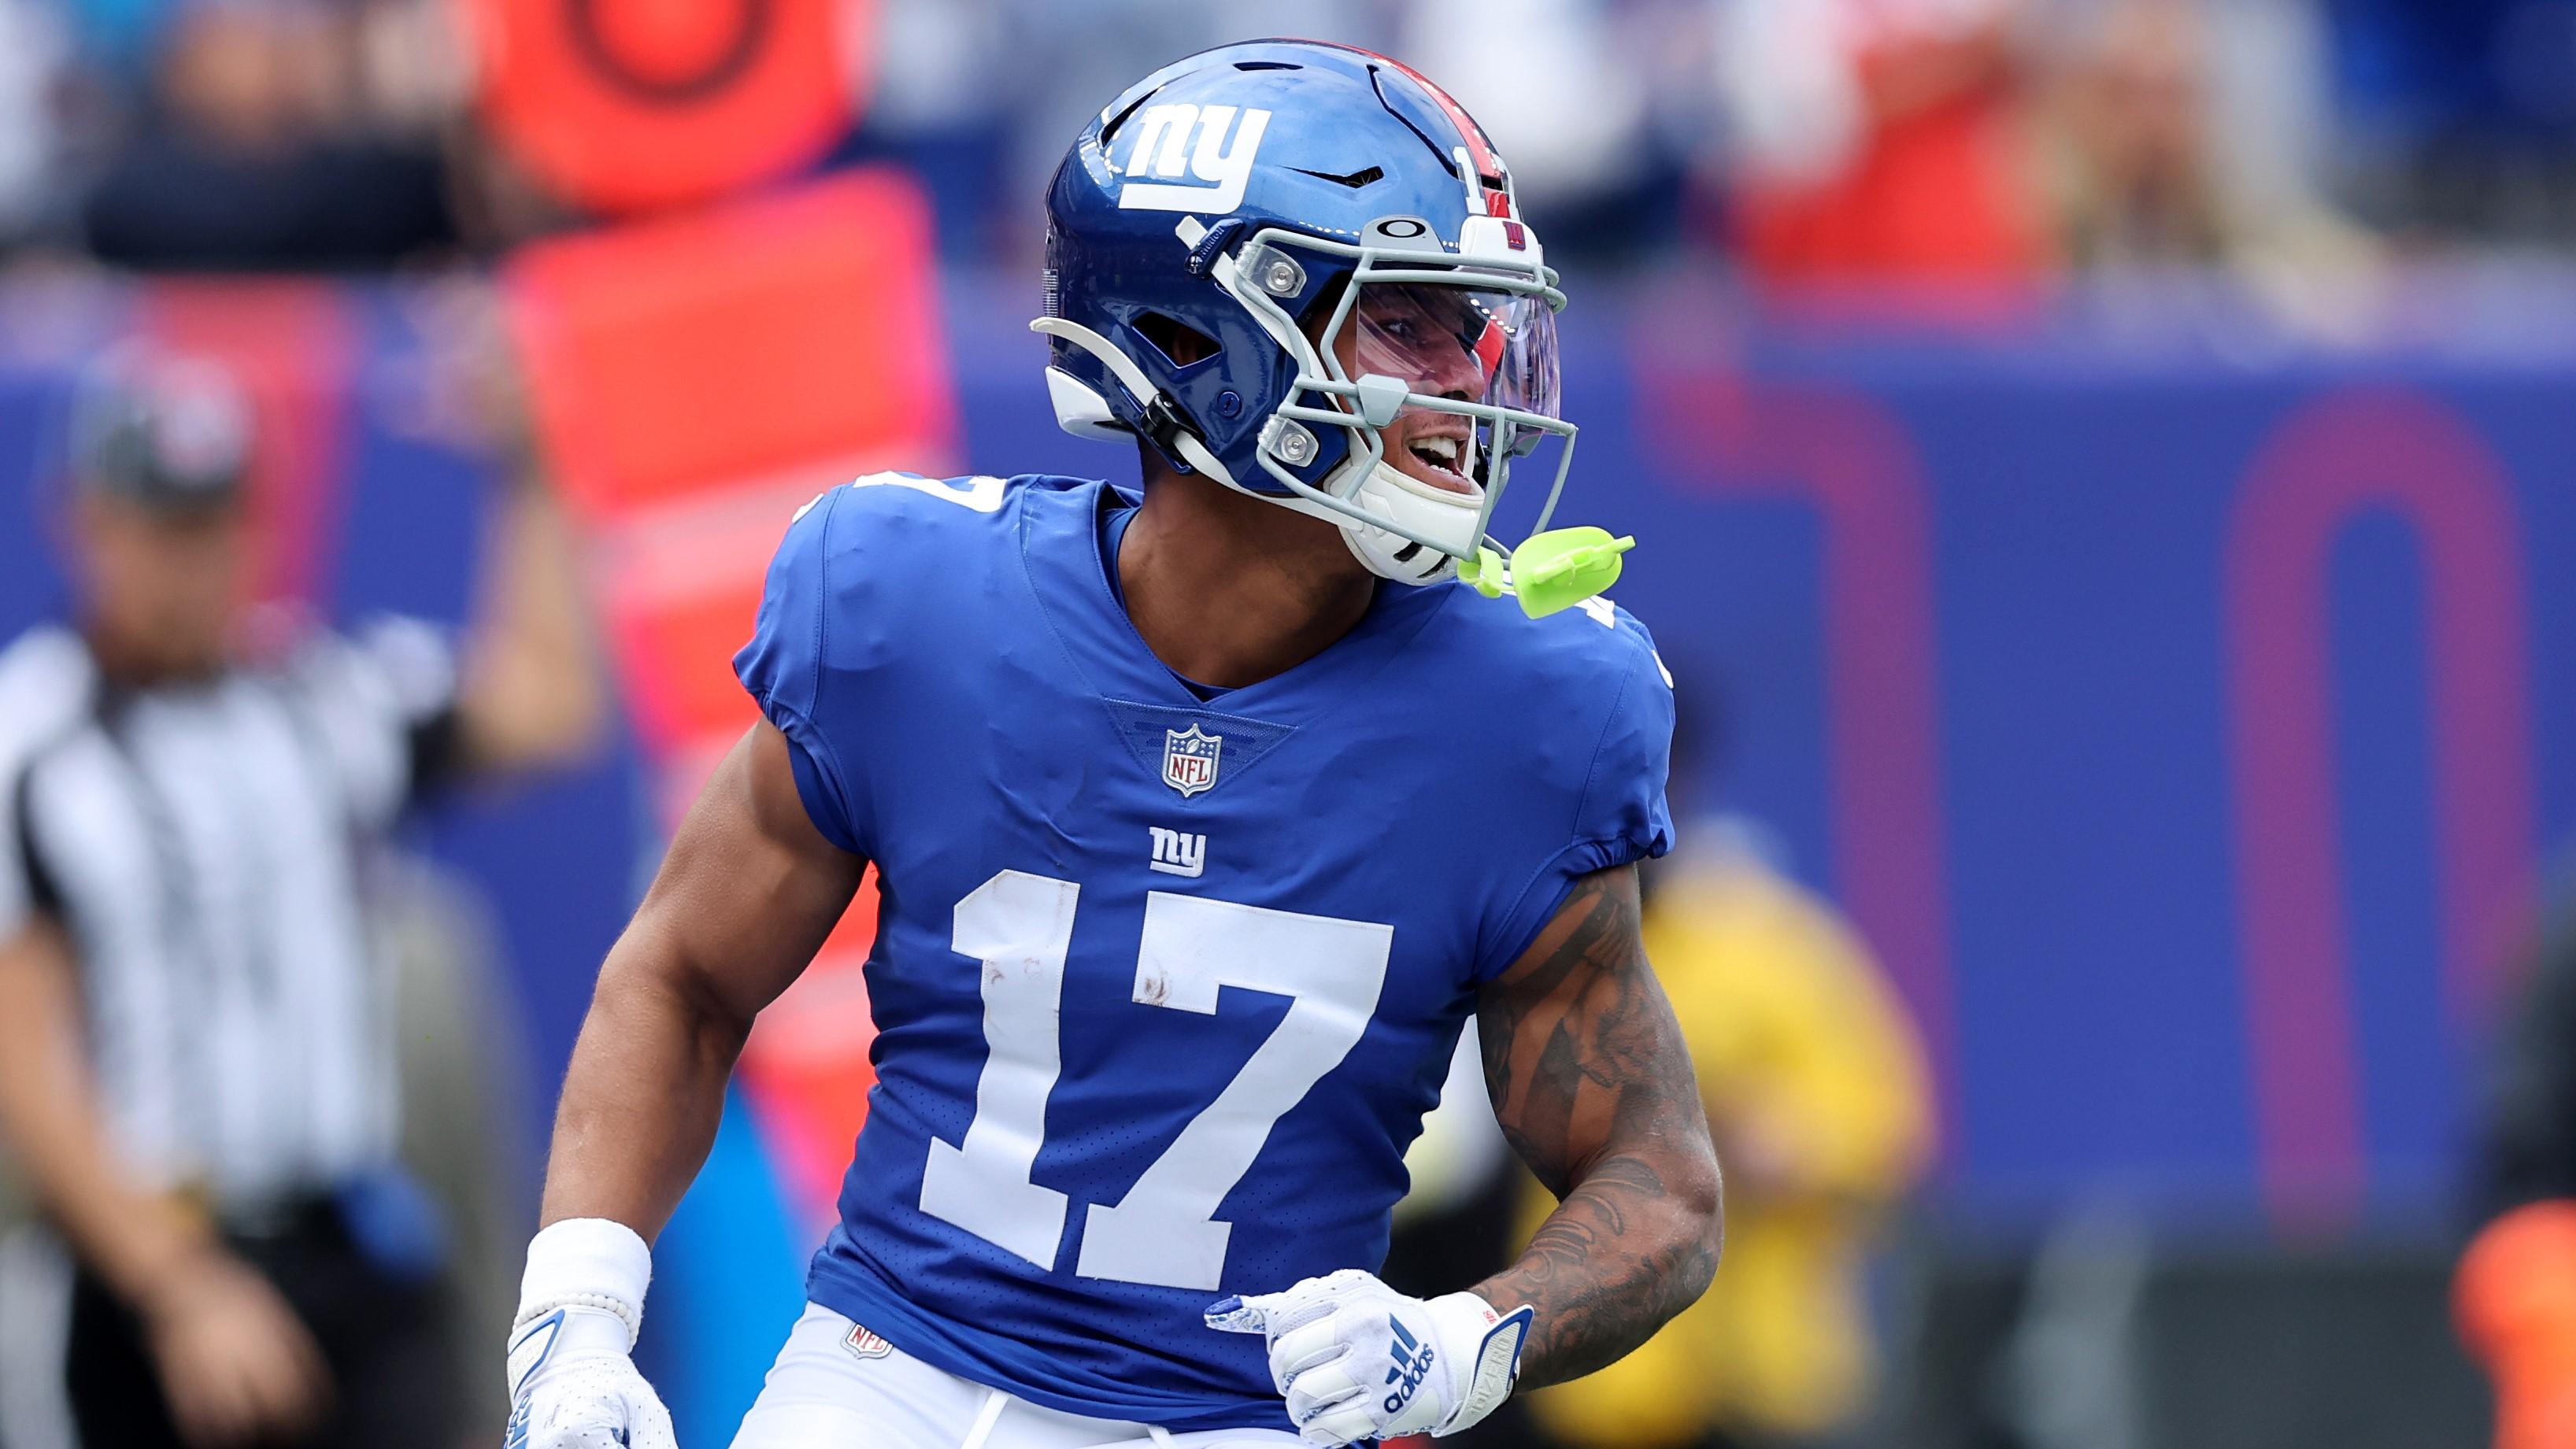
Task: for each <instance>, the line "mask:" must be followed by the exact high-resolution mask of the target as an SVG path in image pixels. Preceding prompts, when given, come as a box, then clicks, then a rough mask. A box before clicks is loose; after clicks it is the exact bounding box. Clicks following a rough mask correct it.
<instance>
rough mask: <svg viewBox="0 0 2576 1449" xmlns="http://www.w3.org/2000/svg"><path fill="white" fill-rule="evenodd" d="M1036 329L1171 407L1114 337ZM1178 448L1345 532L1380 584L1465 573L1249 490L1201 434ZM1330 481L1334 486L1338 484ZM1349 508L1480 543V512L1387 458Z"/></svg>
mask: <svg viewBox="0 0 2576 1449" xmlns="http://www.w3.org/2000/svg"><path fill="white" fill-rule="evenodd" d="M1029 330H1030V331H1032V332H1038V333H1044V334H1045V335H1047V336H1050V337H1060V338H1062V339H1064V340H1065V341H1067V342H1070V343H1072V344H1073V345H1074V346H1076V347H1079V348H1081V349H1082V350H1083V351H1085V352H1088V353H1090V354H1091V355H1092V356H1093V357H1096V358H1098V359H1099V360H1100V365H1101V366H1103V367H1106V368H1108V369H1109V375H1110V376H1112V377H1114V378H1116V379H1118V385H1119V386H1120V387H1123V388H1125V389H1126V390H1127V394H1128V396H1129V397H1132V398H1134V399H1135V400H1136V406H1137V407H1139V408H1141V409H1145V410H1148V411H1151V410H1152V409H1153V408H1154V407H1155V405H1156V404H1157V403H1165V404H1166V405H1168V402H1167V400H1166V399H1165V398H1164V396H1163V393H1162V390H1161V389H1159V388H1157V387H1155V386H1154V384H1153V380H1152V379H1150V378H1148V377H1146V376H1145V370H1144V369H1143V368H1140V367H1138V366H1137V365H1136V360H1135V359H1134V358H1132V357H1129V356H1128V355H1127V354H1126V353H1124V352H1121V351H1119V350H1118V348H1117V347H1116V346H1115V345H1114V344H1112V343H1111V342H1110V340H1109V339H1108V338H1106V337H1103V336H1101V335H1100V334H1099V333H1097V332H1095V331H1093V330H1091V329H1090V328H1088V327H1085V326H1083V325H1082V324H1081V323H1079V322H1069V321H1067V320H1065V319H1064V318H1061V317H1040V318H1037V319H1036V320H1034V321H1032V322H1030V323H1029ZM1171 446H1172V450H1173V451H1174V452H1177V453H1179V454H1180V455H1181V460H1182V461H1183V462H1185V463H1188V464H1189V465H1190V466H1191V467H1192V468H1195V469H1197V470H1198V471H1199V472H1201V473H1204V474H1206V475H1207V476H1208V477H1210V478H1213V479H1215V480H1216V481H1217V482H1219V483H1221V484H1224V485H1225V486H1226V487H1228V488H1231V489H1233V490H1234V491H1235V492H1237V493H1242V494H1246V495H1249V496H1250V497H1254V498H1258V499H1260V500H1261V501H1262V502H1264V503H1275V504H1277V505H1278V506H1280V507H1282V508H1287V509H1293V510H1294V511H1296V512H1298V513H1303V514H1305V515H1307V516H1308V517H1310V518H1320V519H1323V520H1324V521H1325V522H1327V523H1330V524H1332V525H1333V526H1334V527H1336V528H1338V529H1340V530H1341V533H1342V543H1343V545H1344V546H1346V547H1347V548H1349V549H1350V551H1351V556H1352V557H1353V558H1356V559H1358V560H1359V561H1360V564H1361V565H1362V566H1363V567H1365V568H1366V569H1367V570H1368V571H1369V572H1370V573H1373V574H1375V575H1377V576H1378V577H1379V578H1382V579H1389V580H1392V581H1394V582H1396V583H1400V584H1431V583H1438V582H1439V581H1441V580H1443V579H1446V578H1449V577H1451V576H1452V575H1454V574H1456V573H1457V571H1458V560H1457V558H1456V557H1455V556H1453V555H1452V554H1450V553H1448V552H1444V551H1442V550H1440V549H1436V548H1430V547H1426V546H1424V545H1422V544H1419V543H1415V542H1414V541H1413V540H1411V539H1408V538H1405V537H1404V536H1403V535H1401V534H1396V533H1390V532H1388V531H1386V530H1385V529H1381V528H1371V527H1369V526H1368V525H1367V524H1365V523H1362V522H1360V521H1359V520H1357V519H1354V518H1351V517H1348V516H1347V515H1344V514H1340V513H1336V512H1334V511H1333V510H1332V509H1329V508H1326V507H1325V506H1323V505H1322V504H1320V503H1317V502H1315V501H1314V500H1312V499H1308V498H1298V497H1294V496H1289V497H1281V496H1280V495H1278V494H1274V493H1262V492H1258V491H1256V490H1254V489H1250V488H1246V487H1244V486H1243V485H1242V484H1241V483H1238V482H1236V481H1235V479H1234V475H1233V474H1232V473H1229V472H1228V471H1226V467H1225V464H1223V463H1221V462H1219V461H1218V460H1217V456H1216V454H1214V453H1212V452H1209V451H1208V446H1207V444H1206V443H1204V442H1202V441H1200V440H1199V437H1198V435H1197V434H1195V433H1192V432H1191V431H1190V430H1189V429H1187V428H1178V429H1175V430H1174V431H1173V434H1172V440H1171ZM1357 462H1358V460H1357V459H1353V460H1352V461H1351V462H1349V463H1345V464H1343V465H1342V469H1341V470H1338V471H1337V472H1336V474H1335V476H1336V477H1339V476H1340V475H1341V472H1346V471H1347V470H1348V469H1350V468H1351V467H1353V466H1355V465H1356V464H1357ZM1326 481H1327V482H1328V483H1329V482H1331V481H1332V480H1331V479H1327V480H1326ZM1349 501H1350V503H1351V504H1352V505H1353V506H1354V507H1357V508H1359V509H1361V510H1362V511H1364V512H1367V513H1371V514H1374V515H1376V516H1378V517H1381V518H1385V519H1388V520H1390V521H1392V522H1395V523H1398V524H1401V525H1403V526H1404V527H1407V528H1410V529H1412V530H1413V531H1414V532H1416V533H1420V534H1423V535H1424V536H1426V537H1430V538H1447V537H1449V536H1450V535H1452V534H1457V535H1460V537H1459V540H1458V552H1460V553H1464V552H1466V551H1467V550H1468V549H1469V548H1470V547H1472V546H1473V545H1474V543H1475V540H1474V539H1472V538H1468V537H1466V536H1465V535H1466V534H1468V533H1472V532H1473V531H1474V528H1475V520H1476V517H1477V508H1476V506H1475V504H1474V503H1473V502H1472V501H1470V500H1468V499H1466V498H1465V497H1463V496H1460V495H1452V494H1448V493H1447V492H1446V491H1445V490H1438V489H1434V488H1432V487H1431V486H1430V485H1428V484H1425V483H1421V482H1418V481H1416V480H1414V479H1412V478H1408V477H1406V476H1405V475H1404V474H1403V473H1402V472H1401V471H1399V470H1398V469H1397V468H1396V467H1395V466H1394V465H1393V464H1391V463H1389V462H1387V461H1386V460H1385V459H1384V458H1382V457H1381V458H1379V459H1378V460H1377V462H1376V463H1375V464H1373V465H1372V466H1371V467H1370V468H1369V471H1368V476H1366V477H1365V478H1363V479H1361V480H1360V485H1359V487H1358V488H1356V489H1354V490H1352V492H1351V493H1350V494H1349Z"/></svg>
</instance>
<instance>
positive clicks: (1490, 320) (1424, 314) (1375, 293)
mask: <svg viewBox="0 0 2576 1449" xmlns="http://www.w3.org/2000/svg"><path fill="white" fill-rule="evenodd" d="M1354 311H1355V313H1356V316H1355V318H1354V325H1353V328H1352V333H1353V338H1354V341H1355V344H1356V345H1355V347H1354V349H1353V356H1352V363H1353V365H1352V367H1351V374H1352V376H1354V377H1366V376H1368V375H1370V374H1372V373H1375V374H1378V375H1381V376H1385V377H1392V378H1395V379H1398V380H1399V381H1401V382H1403V383H1404V384H1405V385H1406V386H1408V387H1410V388H1411V389H1412V390H1413V391H1415V392H1417V393H1421V394H1424V395H1427V396H1430V397H1438V398H1450V399H1455V400H1457V401H1461V402H1475V403H1483V404H1484V405H1486V406H1488V407H1497V408H1509V409H1512V410H1514V411H1516V412H1528V413H1536V414H1538V415H1539V416H1541V417H1546V418H1556V417H1561V416H1562V414H1560V413H1559V412H1558V411H1557V408H1558V393H1557V378H1558V373H1557V356H1556V312H1555V310H1554V309H1553V308H1551V307H1549V306H1548V304H1547V302H1546V300H1545V299H1544V298H1541V297H1537V296H1531V295H1526V294H1519V293H1512V292H1493V291H1480V290H1477V289H1476V288H1474V287H1471V286H1463V285H1462V286H1451V285H1446V284H1442V283H1432V282H1366V281H1363V282H1361V283H1360V284H1359V297H1358V299H1357V305H1356V306H1355V308H1354Z"/></svg>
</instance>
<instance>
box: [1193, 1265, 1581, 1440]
mask: <svg viewBox="0 0 2576 1449" xmlns="http://www.w3.org/2000/svg"><path fill="white" fill-rule="evenodd" d="M1530 1317H1531V1314H1530V1310H1529V1308H1528V1307H1526V1306H1523V1307H1520V1308H1515V1309H1513V1310H1512V1311H1511V1312H1509V1313H1497V1312H1495V1311H1494V1309H1493V1307H1492V1305H1490V1304H1488V1303H1486V1302H1485V1300H1484V1299H1482V1298H1479V1297H1477V1296H1476V1295H1475V1294H1473V1293H1451V1294H1448V1295H1446V1296H1443V1297H1439V1298H1432V1299H1427V1300H1426V1299H1421V1298H1407V1297H1405V1296H1404V1295H1403V1294H1401V1293H1398V1292H1396V1291H1395V1290H1394V1289H1392V1288H1389V1287H1388V1286H1386V1285H1385V1284H1384V1283H1381V1282H1379V1281H1378V1279H1377V1276H1376V1275H1375V1274H1373V1273H1363V1272H1361V1271H1360V1270H1358V1269H1357V1268H1344V1269H1342V1270H1341V1271H1340V1272H1337V1273H1327V1274H1325V1275H1324V1276H1323V1277H1321V1278H1309V1279H1307V1280H1306V1281H1305V1282H1303V1283H1299V1284H1296V1285H1294V1286H1292V1287H1289V1288H1287V1289H1285V1290H1283V1291H1281V1292H1278V1293H1260V1294H1255V1295H1254V1296H1252V1297H1249V1298H1228V1299H1224V1300H1222V1301H1220V1302H1217V1303H1213V1304H1210V1305H1209V1306H1208V1310H1207V1323H1208V1327H1210V1328H1220V1329H1224V1330H1226V1331H1228V1332H1231V1333H1259V1334H1264V1335H1267V1336H1268V1338H1269V1340H1270V1381H1271V1382H1272V1383H1273V1384H1276V1385H1277V1386H1278V1388H1279V1393H1280V1396H1281V1397H1283V1398H1285V1399H1286V1400H1287V1401H1288V1418H1289V1421H1290V1422H1292V1423H1294V1424H1295V1425H1296V1426H1297V1432H1298V1433H1299V1434H1300V1435H1302V1436H1303V1437H1304V1438H1305V1440H1306V1442H1307V1443H1309V1444H1319V1445H1334V1444H1349V1443H1352V1442H1355V1441H1357V1440H1361V1439H1374V1438H1385V1437H1388V1436H1391V1435H1396V1434H1419V1433H1421V1432H1422V1431H1423V1430H1425V1429H1428V1430H1430V1431H1431V1432H1432V1433H1433V1434H1435V1435H1439V1434H1455V1433H1457V1432H1458V1431H1459V1430H1461V1429H1464V1428H1466V1427H1467V1426H1468V1425H1470V1424H1473V1423H1475V1422H1476V1421H1477V1420H1479V1419H1482V1418H1483V1417H1485V1416H1486V1415H1487V1414H1490V1413H1492V1412H1493V1411H1494V1406H1495V1405H1497V1404H1500V1403H1501V1402H1502V1401H1503V1400H1504V1399H1506V1398H1508V1397H1510V1395H1511V1392H1512V1381H1513V1380H1514V1379H1515V1378H1518V1377H1519V1376H1520V1367H1521V1340H1523V1339H1524V1338H1527V1337H1528V1336H1529V1326H1530Z"/></svg>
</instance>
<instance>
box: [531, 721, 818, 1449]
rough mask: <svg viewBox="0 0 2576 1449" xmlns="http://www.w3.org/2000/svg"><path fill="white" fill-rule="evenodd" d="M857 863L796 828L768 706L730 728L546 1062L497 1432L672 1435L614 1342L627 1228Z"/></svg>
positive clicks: (630, 1247) (649, 1219) (639, 1444)
mask: <svg viewBox="0 0 2576 1449" xmlns="http://www.w3.org/2000/svg"><path fill="white" fill-rule="evenodd" d="M864 868H865V863H864V862H862V861H860V860H859V859H858V857H856V856H853V855H850V854H848V853H847V852H845V851H842V850H841V849H839V848H838V847H836V846H834V845H832V844H831V843H830V842H828V841H826V840H825V839H823V837H822V836H821V835H820V834H819V833H817V832H816V830H815V828H814V825H813V822H812V820H811V819H810V818H809V817H808V816H807V815H806V813H805V807H804V806H803V805H802V804H801V803H799V801H798V798H797V794H796V782H795V774H794V768H793V766H792V765H791V764H790V763H789V760H788V744H787V740H786V737H785V736H783V735H781V734H780V733H779V732H778V730H777V729H776V728H775V727H774V726H772V725H769V724H766V723H763V724H760V725H756V726H754V727H753V728H752V730H751V732H750V733H748V734H746V735H744V736H743V737H742V739H741V741H740V742H739V743H737V744H736V745H735V746H734V748H733V750H732V751H731V753H729V754H727V755H726V756H725V759H724V762H723V763H722V764H719V765H718V766H717V767H716V771H715V774H714V776H713V777H712V778H711V779H709V780H708V781H707V785H706V788H705V789H704V790H703V791H702V792H701V793H700V794H699V796H698V799H697V801H696V803H695V804H693V805H692V806H691V807H690V808H689V813H688V817H687V818H686V819H685V820H683V821H682V822H681V823H680V830H679V833H678V835H677V836H676V837H674V838H673V840H672V842H671V849H670V851H669V853H668V854H667V855H665V856H664V857H663V860H662V868H661V871H660V873H659V874H657V875H656V876H655V877H654V880H653V885H652V888H651V889H650V890H649V891H647V892H646V893H645V897H644V902H643V904H642V905H641V906H639V907H637V908H636V912H635V919H634V920H633V921H632V922H630V923H629V924H628V925H627V928H626V932H625V934H624V935H622V936H620V937H619V938H618V941H617V944H616V946H615V947H613V948H612V949H611V950H610V951H609V954H608V960H607V962H606V964H604V965H603V966H602V967H601V968H600V972H599V986H598V989H597V991H596V992H595V993H594V994H593V996H592V998H591V1004H590V1014H589V1016H588V1017H587V1018H585V1019H584V1020H583V1022H582V1028H581V1036H580V1039H579V1040H578V1041H577V1042H575V1044H574V1046H573V1055H572V1066H571V1069H570V1070H569V1071H568V1072H567V1073H566V1074H565V1078H564V1089H563V1100H562V1105H561V1106H560V1107H559V1108H558V1109H557V1111H556V1114H555V1138H554V1149H553V1152H552V1154H551V1156H550V1158H549V1160H548V1162H547V1166H546V1193H545V1212H544V1220H545V1223H546V1226H545V1228H544V1230H543V1231H541V1232H540V1233H539V1234H538V1235H537V1238H536V1241H535V1242H533V1243H531V1244H530V1245H529V1249H528V1270H527V1274H526V1276H525V1278H524V1279H523V1280H522V1282H521V1286H520V1308H519V1314H518V1320H517V1323H516V1325H515V1327H514V1329H513V1331H512V1335H511V1347H510V1362H509V1384H510V1394H511V1399H512V1401H513V1405H514V1407H513V1412H512V1421H511V1425H512V1439H511V1442H512V1443H514V1444H515V1443H522V1442H524V1443H528V1444H532V1445H561V1444H588V1443H607V1442H612V1440H613V1442H616V1443H620V1444H629V1445H632V1446H633V1449H672V1446H673V1442H674V1441H673V1438H672V1433H671V1424H670V1416H669V1415H668V1414H667V1413H666V1412H664V1411H663V1408H662V1405H661V1402H660V1401H659V1400H658V1399H657V1398H655V1396H654V1394H653V1391H652V1389H651V1388H650V1387H648V1386H647V1385H646V1384H645V1382H644V1379H643V1377H642V1376H641V1375H640V1374H638V1373H637V1372H636V1370H635V1365H634V1363H633V1361H632V1360H631V1359H630V1358H629V1357H628V1355H629V1353H630V1352H631V1351H632V1350H633V1348H634V1345H635V1334H636V1330H637V1327H638V1325H639V1324H640V1322H641V1320H642V1316H643V1305H644V1291H645V1286H646V1284H647V1283H648V1282H649V1281H650V1279H651V1275H652V1268H651V1259H650V1255H649V1252H648V1250H647V1248H646V1247H645V1239H646V1238H647V1237H649V1236H650V1235H652V1234H655V1233H658V1232H660V1231H661V1228H662V1225H663V1224H664V1223H665V1222H667V1221H668V1220H669V1219H670V1216H671V1212H672V1210H673V1209H674V1208H675V1207H677V1206H678V1205H679V1201H680V1194H681V1193H682V1192H683V1191H685V1190H686V1189H687V1187H688V1185H689V1180H690V1179H691V1178H693V1177H695V1176H696V1175H697V1171H698V1169H699V1168H700V1167H701V1166H703V1165H704V1164H705V1162H706V1157H707V1151H708V1149H709V1148H710V1147H711V1146H712V1145H713V1144H714V1142H715V1134H716V1124H717V1121H718V1119H719V1118H721V1117H722V1116H723V1113H724V1097H725V1082H726V1079H727V1078H729V1077H730V1076H731V1075H732V1074H733V1065H734V1060H735V1058H736V1057H738V1056H740V1055H741V1053H742V1046H743V1042H744V1040H745V1039H746V1038H748V1037H749V1036H750V1034H751V1023H752V1019H753V1018H754V1017H755V1016H757V1015H758V1014H759V1012H760V1009H761V1008H762V1007H764V1006H766V1005H768V1004H769V1003H770V1002H771V1001H773V1000H776V999H777V997H778V994H779V993H780V992H782V991H784V990H786V989H787V987H788V985H789V983H791V982H793V981H794V980H795V979H796V977H797V975H798V974H799V973H800V972H802V971H803V970H804V969H805V966H806V963H808V962H809V961H811V960H812V959H813V957H814V952H815V951H816V950H817V949H818V948H820V947H821V946H822V944H823V938H824V937H825V936H827V935H829V934H830V933H831V930H832V926H833V924H834V923H835V922H837V921H838V920H839V919H840V918H841V912H842V911H843V910H844V909H845V908H846V907H847V906H848V905H849V902H850V896H851V894H852V893H853V892H855V891H856V890H857V889H858V885H859V877H860V874H861V872H862V871H863V870H864Z"/></svg>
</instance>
